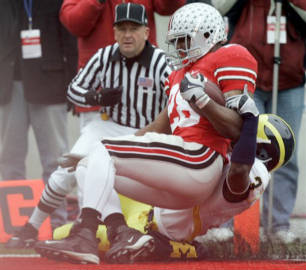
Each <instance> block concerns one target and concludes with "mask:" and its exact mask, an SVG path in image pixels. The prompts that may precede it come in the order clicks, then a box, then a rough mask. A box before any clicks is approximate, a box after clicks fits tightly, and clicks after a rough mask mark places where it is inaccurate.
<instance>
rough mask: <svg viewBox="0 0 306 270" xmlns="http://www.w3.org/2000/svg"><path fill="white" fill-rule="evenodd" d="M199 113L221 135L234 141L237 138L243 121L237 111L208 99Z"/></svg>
mask: <svg viewBox="0 0 306 270" xmlns="http://www.w3.org/2000/svg"><path fill="white" fill-rule="evenodd" d="M200 114H201V115H202V116H204V117H205V118H207V119H208V120H209V121H210V123H211V124H212V125H213V127H214V128H215V129H216V130H217V131H218V133H219V134H221V135H222V136H223V137H226V138H229V139H231V140H232V141H234V142H235V141H237V140H238V138H239V136H240V130H241V127H242V123H243V121H242V118H241V116H240V115H239V114H238V113H237V112H235V111H233V110H231V109H228V108H226V107H224V106H221V105H219V104H217V103H216V102H214V101H213V100H210V101H209V103H208V104H207V105H206V106H205V107H204V108H203V109H201V110H200Z"/></svg>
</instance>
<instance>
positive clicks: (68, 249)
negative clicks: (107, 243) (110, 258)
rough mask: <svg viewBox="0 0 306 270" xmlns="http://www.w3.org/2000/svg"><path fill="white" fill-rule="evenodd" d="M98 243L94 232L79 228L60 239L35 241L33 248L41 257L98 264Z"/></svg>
mask: <svg viewBox="0 0 306 270" xmlns="http://www.w3.org/2000/svg"><path fill="white" fill-rule="evenodd" d="M98 245H99V240H98V239H97V238H96V235H95V233H93V232H92V231H91V230H89V229H87V228H80V229H79V230H77V231H74V232H73V233H72V234H70V236H68V237H67V238H65V239H62V240H47V241H42V242H37V243H36V244H35V246H34V248H35V250H36V252H38V253H39V254H40V255H41V256H42V257H47V258H49V259H53V260H64V261H69V262H72V263H81V264H87V263H92V264H99V263H100V258H99V253H98Z"/></svg>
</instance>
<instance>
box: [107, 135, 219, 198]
mask: <svg viewBox="0 0 306 270" xmlns="http://www.w3.org/2000/svg"><path fill="white" fill-rule="evenodd" d="M103 142H104V144H105V145H106V147H107V149H108V150H109V152H110V154H111V155H112V157H113V160H114V162H115V167H116V174H117V175H120V176H124V177H128V178H131V179H133V180H135V181H138V182H140V183H142V184H144V185H147V186H150V187H152V188H155V189H159V190H160V191H166V192H169V193H172V194H176V195H178V196H181V197H185V198H190V197H191V198H192V199H193V201H194V202H202V201H203V200H205V199H206V198H207V197H208V196H210V194H211V193H212V192H213V189H214V188H215V186H216V185H217V183H218V181H219V179H220V177H221V175H222V170H223V158H222V157H221V156H220V155H219V154H218V153H216V152H215V151H213V150H212V149H209V148H207V147H205V146H203V145H199V144H196V143H186V142H184V141H183V140H182V139H181V138H180V137H178V136H172V135H165V134H157V133H148V134H146V135H145V136H141V137H138V136H123V137H120V138H115V139H109V138H107V139H106V140H104V141H103Z"/></svg>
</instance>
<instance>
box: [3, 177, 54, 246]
mask: <svg viewBox="0 0 306 270" xmlns="http://www.w3.org/2000/svg"><path fill="white" fill-rule="evenodd" d="M43 189H44V182H43V180H41V179H35V180H8V181H0V243H1V242H6V241H7V240H8V239H9V238H10V237H11V235H12V234H13V233H14V231H15V230H16V229H18V228H19V227H21V226H23V225H24V224H25V223H26V222H27V220H28V219H29V217H30V216H31V213H32V212H33V210H34V208H35V206H36V205H37V203H38V201H39V199H40V196H41V193H42V191H43ZM51 236H52V231H51V223H50V218H48V219H47V220H46V221H45V222H44V223H43V225H42V227H41V229H40V230H39V239H40V240H45V239H50V238H51Z"/></svg>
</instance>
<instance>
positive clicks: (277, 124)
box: [256, 114, 295, 172]
mask: <svg viewBox="0 0 306 270" xmlns="http://www.w3.org/2000/svg"><path fill="white" fill-rule="evenodd" d="M294 150H295V137H294V133H293V131H292V129H291V127H290V126H289V125H288V123H286V121H285V120H284V119H282V118H281V117H279V116H277V115H275V114H261V115H259V121H258V130H257V149H256V157H257V158H258V159H260V160H262V161H263V163H264V164H265V166H266V167H267V169H268V171H270V172H271V171H274V170H276V169H278V168H280V167H281V166H283V165H285V164H286V163H287V162H288V161H289V160H290V158H291V157H292V154H293V153H294Z"/></svg>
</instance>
